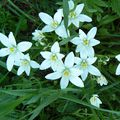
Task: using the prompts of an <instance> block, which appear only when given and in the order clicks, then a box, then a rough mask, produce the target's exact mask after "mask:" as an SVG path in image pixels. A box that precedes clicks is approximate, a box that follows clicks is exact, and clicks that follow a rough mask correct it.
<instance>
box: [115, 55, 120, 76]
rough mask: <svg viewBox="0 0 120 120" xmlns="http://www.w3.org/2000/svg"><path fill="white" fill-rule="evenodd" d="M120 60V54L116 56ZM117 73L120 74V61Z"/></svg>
mask: <svg viewBox="0 0 120 120" xmlns="http://www.w3.org/2000/svg"><path fill="white" fill-rule="evenodd" d="M115 58H116V59H117V60H118V61H120V54H119V55H117V56H116V57H115ZM115 74H116V75H120V63H119V64H118V67H117V69H116V73H115Z"/></svg>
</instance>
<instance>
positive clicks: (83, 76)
mask: <svg viewBox="0 0 120 120" xmlns="http://www.w3.org/2000/svg"><path fill="white" fill-rule="evenodd" d="M87 76H88V71H87V70H84V71H83V73H82V74H81V77H82V80H83V81H85V80H86V78H87Z"/></svg>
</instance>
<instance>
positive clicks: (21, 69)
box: [17, 66, 25, 75]
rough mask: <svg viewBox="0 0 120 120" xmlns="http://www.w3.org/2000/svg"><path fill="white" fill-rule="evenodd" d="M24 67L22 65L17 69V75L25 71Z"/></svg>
mask: <svg viewBox="0 0 120 120" xmlns="http://www.w3.org/2000/svg"><path fill="white" fill-rule="evenodd" d="M24 71H25V70H24V67H22V66H20V67H19V68H18V71H17V75H21V74H22V73H23V72H24Z"/></svg>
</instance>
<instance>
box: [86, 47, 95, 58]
mask: <svg viewBox="0 0 120 120" xmlns="http://www.w3.org/2000/svg"><path fill="white" fill-rule="evenodd" d="M86 50H87V55H88V56H89V57H94V54H95V52H94V49H93V47H89V46H88V47H87V49H86Z"/></svg>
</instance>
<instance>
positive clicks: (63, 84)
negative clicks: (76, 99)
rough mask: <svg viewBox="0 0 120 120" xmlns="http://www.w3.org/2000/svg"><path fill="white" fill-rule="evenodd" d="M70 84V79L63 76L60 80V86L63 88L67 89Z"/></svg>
mask: <svg viewBox="0 0 120 120" xmlns="http://www.w3.org/2000/svg"><path fill="white" fill-rule="evenodd" d="M68 84H69V79H68V78H64V77H62V78H61V80H60V87H61V89H65V88H66V87H67V86H68Z"/></svg>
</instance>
